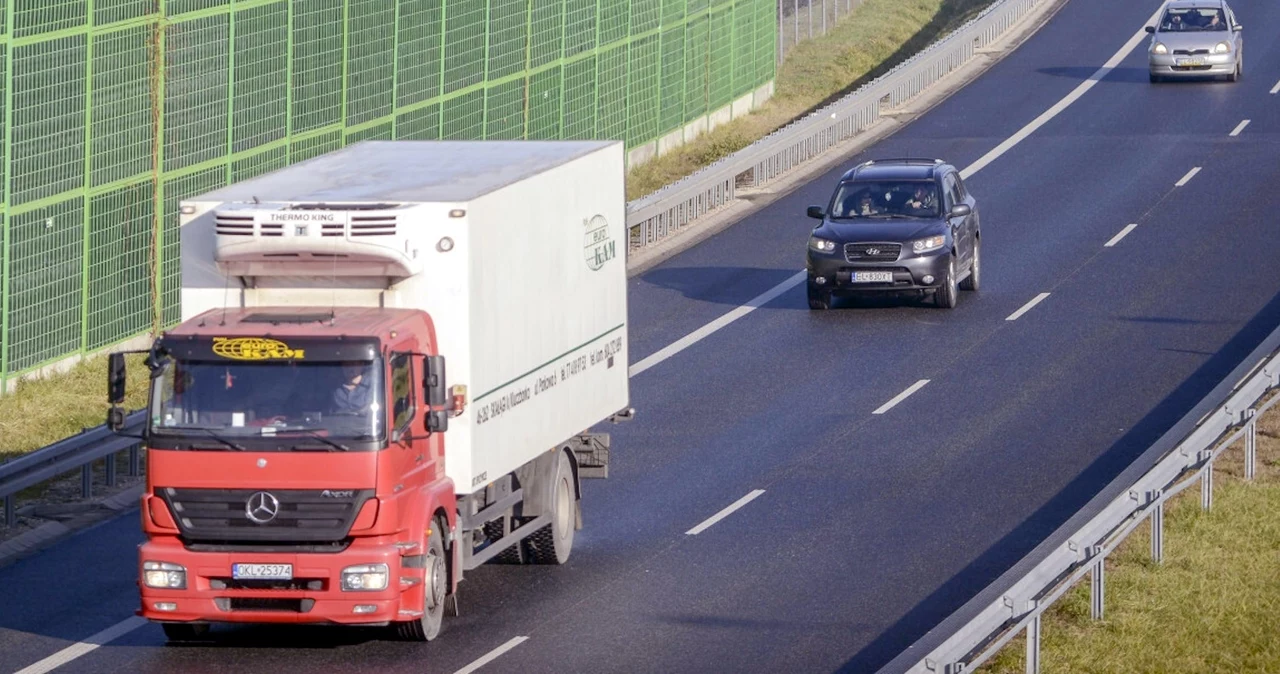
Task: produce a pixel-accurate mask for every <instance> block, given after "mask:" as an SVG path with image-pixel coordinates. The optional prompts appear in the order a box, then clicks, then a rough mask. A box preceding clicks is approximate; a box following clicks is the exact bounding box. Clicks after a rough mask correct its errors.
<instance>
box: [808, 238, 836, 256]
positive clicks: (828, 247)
mask: <svg viewBox="0 0 1280 674" xmlns="http://www.w3.org/2000/svg"><path fill="white" fill-rule="evenodd" d="M809 247H810V248H812V249H814V250H816V251H818V252H819V253H830V252H831V251H833V250H835V249H836V242H834V241H827V240H826V239H820V238H818V237H816V236H815V237H812V238H810V239H809Z"/></svg>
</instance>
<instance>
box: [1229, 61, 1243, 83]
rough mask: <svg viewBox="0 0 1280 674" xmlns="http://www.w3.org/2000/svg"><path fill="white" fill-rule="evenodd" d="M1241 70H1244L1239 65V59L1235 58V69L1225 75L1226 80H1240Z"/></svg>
mask: <svg viewBox="0 0 1280 674" xmlns="http://www.w3.org/2000/svg"><path fill="white" fill-rule="evenodd" d="M1243 70H1244V69H1243V68H1242V67H1241V66H1240V61H1239V60H1237V61H1236V69H1235V72H1233V73H1231V74H1230V75H1227V81H1229V82H1238V81H1240V75H1242V74H1243V72H1242V71H1243Z"/></svg>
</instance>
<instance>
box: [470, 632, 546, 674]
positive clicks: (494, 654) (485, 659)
mask: <svg viewBox="0 0 1280 674" xmlns="http://www.w3.org/2000/svg"><path fill="white" fill-rule="evenodd" d="M528 640H529V637H515V638H513V639H512V640H511V641H508V642H507V643H505V644H502V645H501V646H499V647H497V648H495V649H493V650H491V651H489V652H488V653H485V654H484V655H482V656H480V658H479V659H478V660H476V661H475V662H473V663H471V664H469V665H467V666H466V667H463V668H462V669H459V670H458V671H457V672H454V674H471V672H474V671H476V670H477V669H480V668H481V667H484V666H485V665H487V664H489V663H490V662H493V661H494V660H497V659H498V658H499V657H501V656H502V654H503V653H506V652H507V651H509V650H511V649H513V648H515V647H516V646H519V645H520V644H522V643H524V642H526V641H528Z"/></svg>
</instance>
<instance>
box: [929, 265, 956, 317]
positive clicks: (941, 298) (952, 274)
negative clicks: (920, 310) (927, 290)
mask: <svg viewBox="0 0 1280 674" xmlns="http://www.w3.org/2000/svg"><path fill="white" fill-rule="evenodd" d="M957 294H958V293H957V290H956V256H955V255H952V256H950V260H948V262H947V277H946V278H945V279H943V280H942V285H940V286H939V287H938V289H937V290H935V291H933V301H934V303H935V304H937V305H938V308H939V309H954V308H955V307H956V295H957Z"/></svg>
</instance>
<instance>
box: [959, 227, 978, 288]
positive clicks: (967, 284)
mask: <svg viewBox="0 0 1280 674" xmlns="http://www.w3.org/2000/svg"><path fill="white" fill-rule="evenodd" d="M981 276H982V239H979V238H977V237H974V239H973V266H972V267H970V268H969V276H968V277H967V278H965V280H963V281H961V282H960V289H961V290H977V289H978V285H979V284H980V283H981V282H982V278H981Z"/></svg>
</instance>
